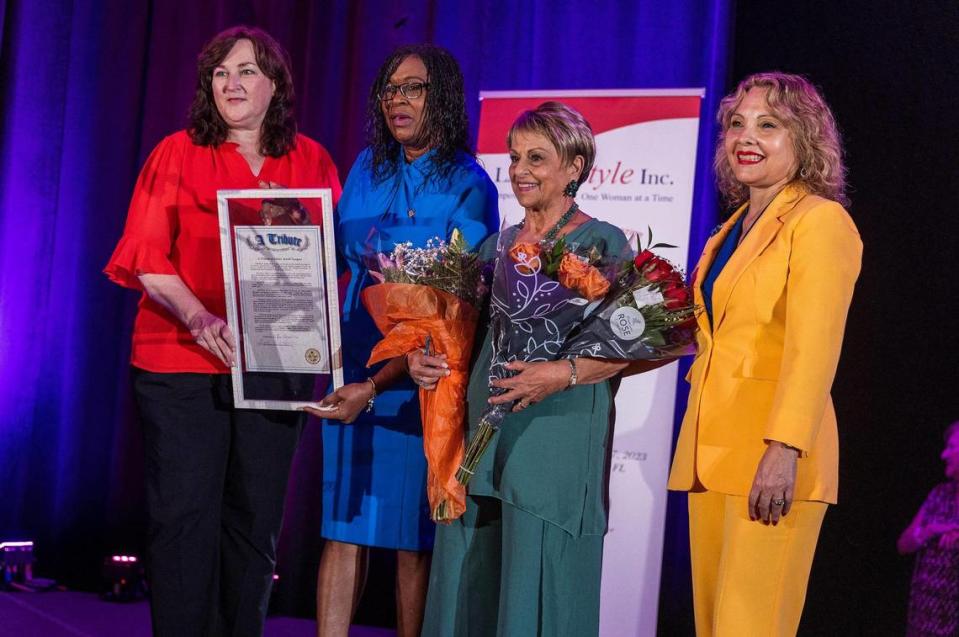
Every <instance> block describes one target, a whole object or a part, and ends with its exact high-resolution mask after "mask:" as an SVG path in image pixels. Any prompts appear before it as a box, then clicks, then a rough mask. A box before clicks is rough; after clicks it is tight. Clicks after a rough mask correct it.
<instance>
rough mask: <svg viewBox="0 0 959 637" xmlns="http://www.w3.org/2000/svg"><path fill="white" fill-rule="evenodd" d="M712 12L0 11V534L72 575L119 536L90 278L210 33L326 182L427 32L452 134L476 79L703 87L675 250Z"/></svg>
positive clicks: (425, 7)
mask: <svg viewBox="0 0 959 637" xmlns="http://www.w3.org/2000/svg"><path fill="white" fill-rule="evenodd" d="M731 5H732V0H712V1H700V0H688V1H678V0H675V1H674V0H658V1H637V2H617V3H595V2H588V1H582V2H555V1H549V0H530V1H524V2H508V1H505V0H503V1H497V2H471V3H470V2H450V1H441V0H433V1H420V2H413V1H406V2H402V1H401V2H396V1H394V2H389V1H372V0H371V1H368V2H348V1H346V0H337V1H334V2H311V1H308V0H270V1H265V0H259V1H257V0H247V1H240V0H237V1H234V2H227V1H220V2H184V1H181V0H165V1H162V2H147V1H142V0H141V1H117V0H103V1H101V2H95V1H91V0H77V1H73V2H71V1H69V0H0V538H15V537H18V536H20V537H29V538H34V539H37V540H38V541H39V543H40V544H39V547H38V548H39V554H40V558H41V560H42V561H41V564H40V568H41V570H45V571H47V572H49V573H51V574H53V575H55V576H57V577H60V578H62V579H65V580H66V581H68V582H74V583H85V584H89V583H90V582H91V575H92V576H93V577H95V573H96V565H97V561H98V559H100V556H102V555H103V554H104V553H106V552H110V551H117V550H122V549H129V550H135V549H136V548H137V547H138V546H139V543H140V541H141V540H140V535H141V531H142V528H141V524H140V523H141V520H142V513H141V511H140V506H141V505H140V495H141V470H140V464H141V462H140V454H141V451H140V448H139V444H140V443H139V433H138V431H137V429H136V424H135V419H134V416H133V410H132V407H131V398H130V388H129V383H128V363H127V360H128V355H129V339H130V326H131V322H132V318H133V314H134V311H135V307H134V306H135V301H136V295H135V294H133V293H131V292H128V291H124V290H121V289H120V288H118V287H116V286H113V285H111V284H109V283H108V282H107V281H106V279H105V278H104V277H103V276H102V275H101V274H100V269H101V268H102V267H103V265H104V264H105V262H106V260H107V258H108V256H109V254H110V252H111V250H112V248H113V246H114V244H115V242H116V240H117V238H118V237H119V235H120V232H121V230H122V227H123V222H124V218H125V215H126V206H127V203H128V198H129V196H130V193H131V190H132V185H133V182H134V180H135V178H136V175H137V172H138V170H139V167H140V165H141V163H142V161H143V159H144V158H145V156H146V154H147V153H148V152H149V151H150V150H151V148H152V147H153V146H154V145H155V144H156V143H157V142H158V141H159V140H160V139H161V138H162V137H163V136H164V135H166V134H169V133H170V132H172V131H174V130H177V129H179V128H182V127H183V125H184V123H185V114H186V110H187V107H188V105H189V102H190V99H191V96H192V94H193V90H194V82H195V77H194V74H195V71H194V66H195V59H196V55H197V53H198V51H199V49H200V47H201V46H202V44H203V43H204V42H205V41H206V40H207V39H209V38H210V37H211V36H213V35H214V34H215V33H217V32H218V31H219V30H221V29H223V28H225V27H227V26H230V25H234V24H238V23H246V24H251V25H256V26H260V27H262V28H264V29H266V30H267V31H269V32H270V33H272V34H273V35H274V36H275V37H276V38H277V39H278V40H279V41H280V42H281V43H282V44H283V45H284V46H286V47H287V49H288V50H289V51H290V53H291V55H292V58H293V63H294V79H295V85H296V91H297V96H298V119H299V122H300V127H301V130H302V131H303V132H304V133H306V134H307V135H310V136H312V137H314V138H315V139H317V140H319V141H320V142H321V143H323V144H324V145H325V146H326V147H327V148H328V149H329V150H330V152H331V153H332V155H333V157H334V159H335V161H336V162H337V164H338V166H339V168H340V171H341V178H344V179H345V177H346V172H347V170H348V169H349V167H350V165H351V164H352V162H353V159H354V157H355V156H356V154H357V152H358V151H359V150H360V149H361V147H362V146H363V134H364V133H363V125H364V119H365V115H364V110H365V99H366V94H367V91H368V88H369V85H370V83H371V81H372V79H373V76H374V73H375V71H376V69H377V67H378V66H379V64H380V63H381V61H382V60H383V59H384V58H385V56H386V55H387V53H388V52H389V51H390V50H391V49H393V48H394V47H395V46H397V45H400V44H405V43H410V42H418V41H432V42H435V43H436V44H439V45H441V46H444V47H447V48H448V49H450V50H451V51H452V52H453V54H454V55H455V56H456V57H457V58H458V59H459V60H460V63H461V64H462V67H463V71H464V74H465V78H466V89H467V103H468V105H469V109H470V116H471V121H472V122H473V126H474V130H473V133H474V134H475V124H476V120H477V116H478V111H479V105H478V99H477V94H478V92H479V91H480V90H481V89H482V90H507V89H546V88H549V89H559V88H663V87H699V86H702V87H705V88H706V89H707V97H706V100H705V101H704V105H703V115H704V116H703V125H702V127H701V137H700V151H699V157H698V164H697V165H698V168H699V171H698V174H697V184H696V194H695V202H696V203H695V206H696V209H695V213H694V220H693V233H692V237H691V246H692V247H691V258H692V259H693V260H694V259H695V257H696V256H698V254H699V250H700V248H701V246H702V244H703V242H704V241H705V238H706V234H707V233H708V230H709V228H711V227H712V225H714V223H715V218H716V212H717V211H716V202H715V198H714V194H713V187H712V177H711V174H710V172H709V168H708V167H709V164H710V157H711V148H712V143H713V139H714V132H715V131H714V126H713V123H712V122H713V119H712V117H713V113H714V112H715V108H716V104H717V102H718V99H719V97H721V93H722V91H723V89H724V85H725V82H726V79H727V78H726V68H727V48H728V39H729V33H730V22H731ZM679 401H680V404H682V403H683V402H684V396H683V395H681V396H680V398H679ZM318 445H319V434H318V431H317V430H316V428H315V427H314V428H311V429H310V430H309V431H308V432H307V434H306V436H305V438H304V440H303V444H302V445H301V451H300V453H299V456H298V460H297V463H296V467H295V469H294V476H293V479H292V481H291V489H290V494H289V498H288V515H287V519H286V527H285V531H284V538H283V542H282V544H283V548H282V549H281V567H280V572H281V581H280V591H281V592H282V594H283V595H284V596H286V595H289V596H291V598H292V597H296V598H298V599H300V600H309V599H311V598H312V586H313V572H312V569H314V568H315V565H316V560H317V557H316V556H317V553H318V549H319V544H320V542H319V539H318V525H319V502H320V485H321V480H320V475H321V473H320V467H319V458H320V456H319V453H318ZM667 559H669V558H668V556H667ZM297 593H298V594H297ZM303 603H306V604H308V602H303ZM301 607H302V606H301ZM288 608H289V606H288Z"/></svg>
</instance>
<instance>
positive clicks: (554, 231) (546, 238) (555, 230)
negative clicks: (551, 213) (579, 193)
mask: <svg viewBox="0 0 959 637" xmlns="http://www.w3.org/2000/svg"><path fill="white" fill-rule="evenodd" d="M577 210H579V206H578V205H577V204H576V202H575V201H574V202H573V205H572V206H570V207H569V210H567V211H566V212H565V213H563V216H562V217H560V218H559V221H557V222H556V225H555V226H553V227H552V228H551V229H550V231H549V232H547V233H546V234H545V235H543V238H542V239H541V240H540V242H541V243H549V242H551V241H553V240H554V239H556V235H558V234H559V231H560V230H562V229H563V227H564V226H565V225H566V224H567V223H569V221H570V219H572V218H573V215H575V214H576V211H577ZM525 226H526V217H523V220H522V221H520V222H519V223H518V224H516V227H517V228H519V229H520V230H522V229H523V227H525Z"/></svg>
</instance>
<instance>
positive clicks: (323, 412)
mask: <svg viewBox="0 0 959 637" xmlns="http://www.w3.org/2000/svg"><path fill="white" fill-rule="evenodd" d="M372 397H373V385H372V384H371V383H370V382H369V381H364V382H362V383H350V384H349V385H343V386H342V387H340V388H339V389H337V390H336V391H335V392H333V393H332V394H329V395H328V396H326V397H325V398H324V399H323V400H321V401H320V406H319V408H317V407H304V408H303V411H306V412H309V413H310V414H312V415H314V416H316V417H318V418H326V419H328V420H340V421H342V422H344V423H346V424H350V423H351V422H353V421H354V420H356V417H357V416H359V415H360V412H362V411H363V410H364V409H366V406H367V405H368V404H369V401H370V398H372Z"/></svg>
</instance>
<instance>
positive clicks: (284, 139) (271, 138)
mask: <svg viewBox="0 0 959 637" xmlns="http://www.w3.org/2000/svg"><path fill="white" fill-rule="evenodd" d="M239 40H249V41H250V42H251V43H252V44H253V52H254V54H255V55H256V64H257V66H259V67H260V70H261V71H263V73H264V74H265V75H266V76H267V77H268V78H270V79H271V80H273V82H274V83H275V84H276V91H275V92H274V93H273V98H272V99H271V100H270V106H269V108H268V109H267V111H266V116H265V117H264V118H263V125H262V127H261V129H260V152H261V153H262V154H264V155H269V156H270V157H281V156H283V155H285V154H287V153H288V152H290V151H291V150H292V149H293V147H294V146H295V145H296V120H295V119H294V117H293V103H294V93H293V77H292V75H291V73H290V56H289V55H288V54H287V52H286V51H285V50H284V49H283V47H281V46H280V44H279V43H278V42H277V41H276V40H274V39H273V38H272V36H270V34H268V33H267V32H266V31H263V30H261V29H257V28H255V27H247V26H236V27H231V28H229V29H227V30H226V31H223V32H222V33H219V34H217V35H216V36H215V37H214V38H213V39H212V40H210V41H209V42H208V43H207V44H206V46H204V47H203V50H202V51H200V55H199V56H198V57H197V62H196V71H197V73H196V93H195V94H194V96H193V103H192V104H191V105H190V126H189V128H188V129H187V133H189V135H190V139H192V140H193V143H194V144H196V145H198V146H214V147H216V146H219V145H220V144H222V143H223V142H225V141H226V139H227V135H228V133H229V126H227V123H226V122H225V121H223V117H221V116H220V111H218V110H217V108H216V102H215V101H214V98H213V70H214V69H215V68H216V67H218V66H219V65H220V64H221V63H222V62H223V60H224V59H226V56H227V55H229V53H230V51H231V50H232V49H233V46H234V45H235V44H236V43H237V42H238V41H239Z"/></svg>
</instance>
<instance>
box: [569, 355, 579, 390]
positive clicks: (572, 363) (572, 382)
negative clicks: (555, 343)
mask: <svg viewBox="0 0 959 637" xmlns="http://www.w3.org/2000/svg"><path fill="white" fill-rule="evenodd" d="M566 361H567V362H568V363H569V384H567V385H566V389H569V388H570V387H575V386H576V380H577V378H578V376H577V374H576V359H575V358H567V359H566Z"/></svg>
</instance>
